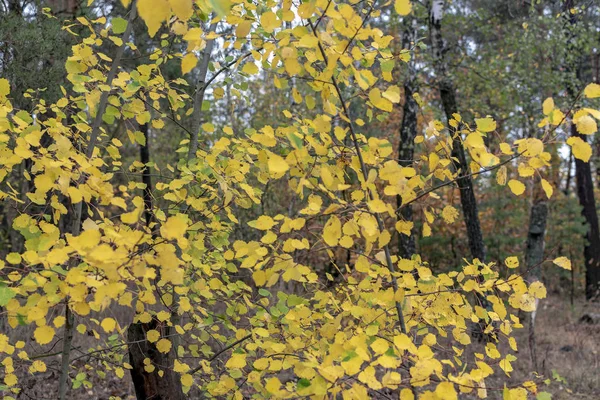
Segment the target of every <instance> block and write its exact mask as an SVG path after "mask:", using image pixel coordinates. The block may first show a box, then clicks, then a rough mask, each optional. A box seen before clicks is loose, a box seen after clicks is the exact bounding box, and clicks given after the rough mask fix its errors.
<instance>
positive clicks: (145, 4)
mask: <svg viewBox="0 0 600 400" xmlns="http://www.w3.org/2000/svg"><path fill="white" fill-rule="evenodd" d="M137 8H138V12H139V15H140V17H141V18H142V19H143V20H144V22H145V23H146V26H147V27H148V34H149V35H150V37H154V35H156V32H158V30H159V29H160V27H161V25H162V23H163V22H164V21H166V20H167V19H169V17H170V16H171V7H170V6H169V2H168V1H167V0H138V3H137Z"/></svg>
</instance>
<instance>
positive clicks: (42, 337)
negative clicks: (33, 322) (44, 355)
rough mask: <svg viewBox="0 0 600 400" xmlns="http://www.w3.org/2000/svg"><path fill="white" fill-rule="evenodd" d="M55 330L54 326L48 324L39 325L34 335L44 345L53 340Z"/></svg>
mask: <svg viewBox="0 0 600 400" xmlns="http://www.w3.org/2000/svg"><path fill="white" fill-rule="evenodd" d="M54 332H55V331H54V328H52V327H50V326H48V325H43V326H38V327H37V328H36V329H35V331H34V332H33V337H34V339H35V341H36V342H37V343H38V344H40V345H44V344H48V343H50V342H51V341H52V339H53V338H54Z"/></svg>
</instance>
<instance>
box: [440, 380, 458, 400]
mask: <svg viewBox="0 0 600 400" xmlns="http://www.w3.org/2000/svg"><path fill="white" fill-rule="evenodd" d="M435 394H436V398H437V399H439V400H456V399H457V398H458V396H457V394H456V389H455V388H454V384H453V383H452V382H441V383H439V384H438V385H437V387H436V388H435Z"/></svg>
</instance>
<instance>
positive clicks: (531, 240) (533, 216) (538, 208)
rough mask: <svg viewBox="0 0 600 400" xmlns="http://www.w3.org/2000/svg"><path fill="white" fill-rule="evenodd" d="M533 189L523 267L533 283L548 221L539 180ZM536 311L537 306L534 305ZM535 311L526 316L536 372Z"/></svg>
mask: <svg viewBox="0 0 600 400" xmlns="http://www.w3.org/2000/svg"><path fill="white" fill-rule="evenodd" d="M535 184H536V186H535V187H534V189H533V190H534V195H533V204H532V205H531V213H530V216H529V230H528V232H527V249H526V251H525V265H526V267H527V270H528V271H529V273H528V275H529V281H530V283H533V282H535V281H539V280H540V272H539V271H540V268H539V266H540V264H541V263H542V262H543V261H544V236H545V234H546V222H547V220H548V203H547V201H546V195H545V194H544V193H543V191H542V190H541V188H540V183H539V178H538V179H536V182H535ZM536 309H537V304H536ZM536 312H537V310H534V311H533V312H532V313H530V314H529V315H528V319H529V351H530V356H531V363H532V364H533V367H534V368H535V369H536V370H537V368H538V365H537V353H536V346H535V317H536Z"/></svg>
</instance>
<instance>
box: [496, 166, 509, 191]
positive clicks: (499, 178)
mask: <svg viewBox="0 0 600 400" xmlns="http://www.w3.org/2000/svg"><path fill="white" fill-rule="evenodd" d="M506 175H507V172H506V166H504V165H503V166H501V167H500V168H498V172H497V173H496V183H498V185H500V186H504V185H506Z"/></svg>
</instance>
